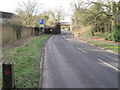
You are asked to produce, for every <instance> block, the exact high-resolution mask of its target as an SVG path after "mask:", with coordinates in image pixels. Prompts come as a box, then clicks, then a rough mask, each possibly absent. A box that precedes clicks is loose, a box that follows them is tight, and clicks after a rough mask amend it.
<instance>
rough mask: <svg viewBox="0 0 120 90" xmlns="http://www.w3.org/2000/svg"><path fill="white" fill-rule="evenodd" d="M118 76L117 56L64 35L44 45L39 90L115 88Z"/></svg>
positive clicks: (55, 36)
mask: <svg viewBox="0 0 120 90" xmlns="http://www.w3.org/2000/svg"><path fill="white" fill-rule="evenodd" d="M118 72H119V69H118V55H117V54H113V53H111V52H108V51H105V50H104V49H100V48H98V47H96V46H93V45H90V44H88V43H85V42H83V41H79V40H77V39H76V38H75V37H73V36H72V35H71V34H70V32H68V31H63V32H62V34H59V35H54V36H52V37H51V38H50V39H49V40H48V41H47V43H46V47H45V57H44V65H43V76H42V88H118Z"/></svg>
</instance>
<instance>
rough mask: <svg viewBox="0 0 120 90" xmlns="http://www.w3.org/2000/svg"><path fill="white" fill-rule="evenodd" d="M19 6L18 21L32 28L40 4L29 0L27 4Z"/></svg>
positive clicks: (23, 3) (17, 11)
mask: <svg viewBox="0 0 120 90" xmlns="http://www.w3.org/2000/svg"><path fill="white" fill-rule="evenodd" d="M18 5H19V7H18V8H17V10H16V14H17V17H18V21H20V22H22V24H23V25H24V26H29V27H31V26H32V25H33V21H34V19H35V18H34V16H35V15H36V14H37V12H38V7H39V5H38V3H37V2H36V1H31V0H28V1H27V2H25V1H24V2H22V3H18Z"/></svg>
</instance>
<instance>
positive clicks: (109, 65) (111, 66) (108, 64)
mask: <svg viewBox="0 0 120 90" xmlns="http://www.w3.org/2000/svg"><path fill="white" fill-rule="evenodd" d="M98 60H99V61H100V62H102V63H104V64H105V65H107V66H109V67H111V68H113V69H114V70H116V71H119V72H120V70H119V69H117V68H115V67H113V66H112V65H110V64H108V63H106V62H104V61H103V60H101V59H98Z"/></svg>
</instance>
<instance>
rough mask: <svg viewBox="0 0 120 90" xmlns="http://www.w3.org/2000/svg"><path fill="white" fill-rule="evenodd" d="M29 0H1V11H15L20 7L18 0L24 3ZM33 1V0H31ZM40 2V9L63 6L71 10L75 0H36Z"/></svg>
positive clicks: (68, 10) (66, 9) (67, 10)
mask: <svg viewBox="0 0 120 90" xmlns="http://www.w3.org/2000/svg"><path fill="white" fill-rule="evenodd" d="M23 1H27V0H1V1H0V11H5V12H12V13H14V12H15V10H16V9H17V7H18V2H20V3H22V2H23ZM31 1H32V0H31ZM34 1H37V2H38V4H40V5H42V8H40V10H47V9H55V8H58V7H60V6H61V7H62V9H64V10H65V11H66V12H70V3H71V1H73V0H34Z"/></svg>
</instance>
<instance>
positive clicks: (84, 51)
mask: <svg viewBox="0 0 120 90" xmlns="http://www.w3.org/2000/svg"><path fill="white" fill-rule="evenodd" d="M77 49H79V50H81V51H83V52H84V53H87V52H86V51H85V50H83V49H81V48H79V47H77Z"/></svg>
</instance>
